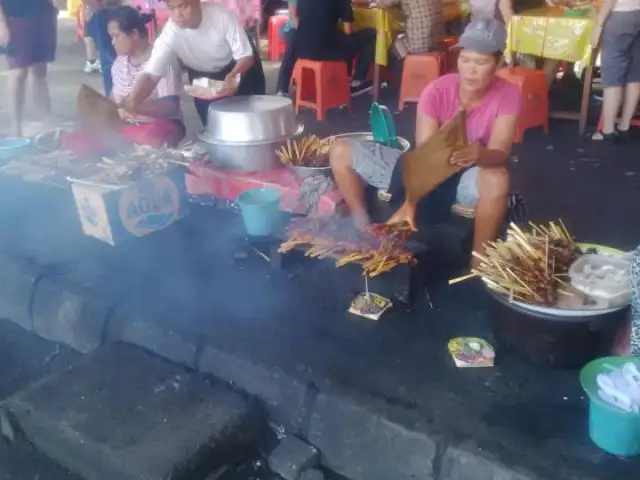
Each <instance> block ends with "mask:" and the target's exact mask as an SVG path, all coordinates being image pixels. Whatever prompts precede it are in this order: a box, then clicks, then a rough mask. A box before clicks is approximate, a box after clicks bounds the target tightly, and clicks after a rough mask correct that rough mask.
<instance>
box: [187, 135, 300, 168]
mask: <svg viewBox="0 0 640 480" xmlns="http://www.w3.org/2000/svg"><path fill="white" fill-rule="evenodd" d="M303 131H304V125H302V124H300V125H298V129H297V131H296V132H295V134H294V135H293V137H296V136H299V135H301V134H302V132H303ZM291 138H292V137H288V138H287V139H285V140H278V141H275V142H273V141H265V142H243V143H242V142H238V143H231V142H217V141H212V140H211V139H210V138H209V137H208V136H207V135H206V133H205V132H202V133H200V134H198V140H200V142H201V144H202V145H203V146H204V147H205V148H206V149H207V151H208V152H209V156H210V157H211V163H213V164H214V165H216V166H217V167H220V168H223V169H225V170H234V171H237V172H246V173H253V172H266V171H268V170H273V169H274V168H281V167H282V166H283V165H282V162H281V161H280V158H279V157H278V155H277V154H276V150H278V149H279V148H280V147H281V146H283V145H284V144H286V143H287V140H289V139H291Z"/></svg>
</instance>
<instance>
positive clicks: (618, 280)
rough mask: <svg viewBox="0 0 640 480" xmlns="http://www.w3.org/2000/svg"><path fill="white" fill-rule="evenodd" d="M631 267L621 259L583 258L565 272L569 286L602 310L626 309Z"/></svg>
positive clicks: (607, 257) (611, 257)
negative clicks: (583, 294) (569, 280)
mask: <svg viewBox="0 0 640 480" xmlns="http://www.w3.org/2000/svg"><path fill="white" fill-rule="evenodd" d="M630 276H631V263H630V262H629V261H628V260H627V259H626V258H622V257H613V256H609V255H600V254H587V255H583V256H581V257H580V258H578V259H577V260H576V261H575V262H574V263H573V265H571V268H569V278H570V279H571V284H572V285H573V286H574V287H576V288H577V289H578V290H580V291H582V292H583V293H585V294H586V295H588V296H590V297H593V298H594V299H595V300H597V301H598V303H601V304H603V305H604V304H606V307H605V308H607V307H608V308H614V307H619V306H623V305H627V304H628V303H629V302H630V301H631V285H630Z"/></svg>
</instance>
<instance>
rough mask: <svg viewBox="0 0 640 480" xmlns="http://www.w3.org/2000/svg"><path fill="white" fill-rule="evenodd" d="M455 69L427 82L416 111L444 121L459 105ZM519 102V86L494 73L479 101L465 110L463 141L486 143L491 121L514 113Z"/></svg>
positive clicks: (452, 114)
mask: <svg viewBox="0 0 640 480" xmlns="http://www.w3.org/2000/svg"><path fill="white" fill-rule="evenodd" d="M459 80H460V76H459V75H458V74H457V73H450V74H448V75H443V76H442V77H439V78H438V79H437V80H434V81H433V82H431V83H430V84H429V85H428V86H427V88H425V89H424V91H423V92H422V95H420V101H419V102H418V112H420V113H422V114H423V115H426V116H428V117H431V118H433V119H435V120H437V121H438V123H439V124H440V125H442V124H443V123H445V122H446V121H447V120H449V119H450V118H451V117H453V116H454V115H455V113H456V112H457V111H458V110H459V109H460V99H459V96H458V84H459ZM521 105H522V98H521V93H520V88H518V86H517V85H515V84H513V83H511V82H509V81H507V80H505V79H504V78H501V77H498V76H495V77H494V78H493V83H492V84H491V87H490V88H489V90H487V93H486V94H485V96H484V99H483V100H482V103H480V105H478V106H477V107H476V108H474V109H473V110H472V111H471V112H468V113H467V141H469V142H470V143H480V144H481V145H484V146H486V145H487V144H488V143H489V138H490V137H491V130H492V129H493V122H495V120H496V119H497V118H499V117H502V116H504V115H518V114H519V113H520V107H521Z"/></svg>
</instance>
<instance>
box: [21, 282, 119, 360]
mask: <svg viewBox="0 0 640 480" xmlns="http://www.w3.org/2000/svg"><path fill="white" fill-rule="evenodd" d="M110 308H111V305H110V304H109V302H108V301H106V299H104V298H102V297H100V296H99V295H97V293H96V292H94V291H92V290H91V289H89V288H86V287H82V286H80V285H77V284H76V283H75V282H71V281H69V280H67V279H66V278H65V277H62V276H51V277H44V278H42V279H41V280H40V281H39V282H38V283H37V285H36V288H35V292H34V295H33V307H32V314H33V330H34V331H35V332H36V333H37V334H38V335H40V336H41V337H44V338H46V339H48V340H51V341H54V342H60V343H64V344H66V345H68V346H70V347H71V348H73V349H74V350H77V351H79V352H82V353H88V352H91V351H93V350H95V349H96V348H98V347H99V346H100V345H101V344H102V335H103V331H104V326H105V322H106V321H107V315H108V313H109V309H110Z"/></svg>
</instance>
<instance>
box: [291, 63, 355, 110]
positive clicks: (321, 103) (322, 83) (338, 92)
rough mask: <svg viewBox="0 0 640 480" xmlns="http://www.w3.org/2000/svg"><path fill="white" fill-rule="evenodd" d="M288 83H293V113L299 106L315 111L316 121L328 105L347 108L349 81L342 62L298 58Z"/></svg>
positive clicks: (328, 107)
mask: <svg viewBox="0 0 640 480" xmlns="http://www.w3.org/2000/svg"><path fill="white" fill-rule="evenodd" d="M291 84H292V85H293V84H295V87H296V113H297V112H299V111H300V107H307V108H310V109H312V110H315V111H316V118H317V119H318V121H322V120H324V119H325V116H326V112H327V110H329V109H330V108H336V107H341V106H343V105H346V106H347V108H348V109H349V111H351V82H350V80H349V75H348V73H347V66H346V64H345V63H344V62H342V61H340V62H321V61H315V60H302V59H300V60H298V61H297V62H296V66H295V68H294V69H293V75H292V77H291Z"/></svg>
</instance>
